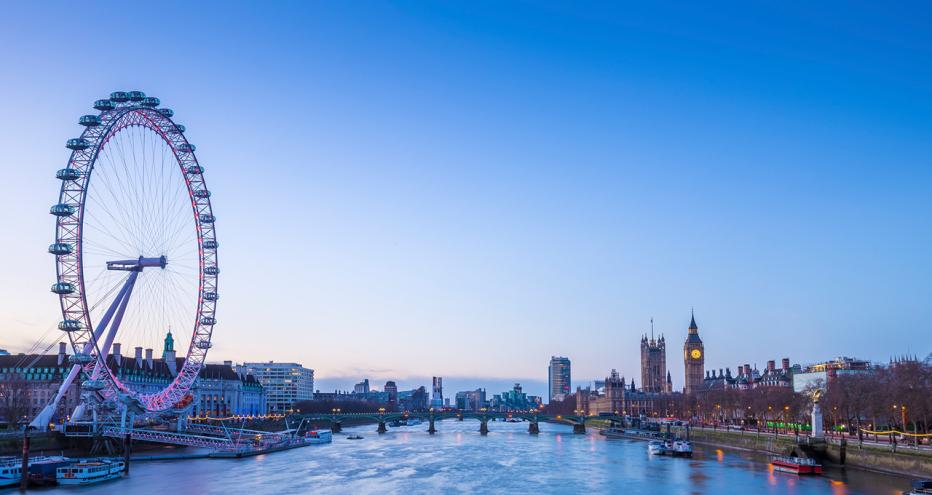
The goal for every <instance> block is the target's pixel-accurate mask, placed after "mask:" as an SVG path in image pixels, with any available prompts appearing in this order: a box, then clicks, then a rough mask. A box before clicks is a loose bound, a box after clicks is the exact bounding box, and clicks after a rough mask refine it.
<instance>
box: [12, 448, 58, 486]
mask: <svg viewBox="0 0 932 495" xmlns="http://www.w3.org/2000/svg"><path fill="white" fill-rule="evenodd" d="M67 460H68V458H67V457H61V456H45V455H40V456H36V457H30V458H29V462H28V466H29V467H30V468H32V467H33V466H38V465H42V464H47V463H60V462H64V461H67ZM22 479H23V458H22V457H17V456H3V457H0V487H5V486H13V485H18V484H19V482H20V480H22Z"/></svg>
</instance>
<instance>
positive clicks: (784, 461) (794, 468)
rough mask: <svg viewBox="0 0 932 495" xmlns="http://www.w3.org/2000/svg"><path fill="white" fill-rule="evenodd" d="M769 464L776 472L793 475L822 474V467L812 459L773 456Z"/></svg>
mask: <svg viewBox="0 0 932 495" xmlns="http://www.w3.org/2000/svg"><path fill="white" fill-rule="evenodd" d="M770 464H771V465H772V466H773V468H774V469H775V470H777V471H783V472H785V473H795V474H822V465H821V464H819V463H817V462H816V461H815V460H813V459H805V458H802V457H792V456H775V457H774V458H773V459H771V460H770Z"/></svg>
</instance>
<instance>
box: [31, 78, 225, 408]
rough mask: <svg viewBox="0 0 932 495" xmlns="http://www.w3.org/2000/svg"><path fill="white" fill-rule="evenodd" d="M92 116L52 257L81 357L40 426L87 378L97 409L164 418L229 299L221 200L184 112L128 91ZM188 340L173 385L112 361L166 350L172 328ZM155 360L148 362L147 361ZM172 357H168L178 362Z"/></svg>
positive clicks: (69, 173) (77, 141)
mask: <svg viewBox="0 0 932 495" xmlns="http://www.w3.org/2000/svg"><path fill="white" fill-rule="evenodd" d="M94 108H95V109H96V110H97V112H96V113H90V114H87V115H84V116H81V117H80V118H79V120H78V123H79V124H80V125H81V126H82V127H83V132H81V134H80V136H78V137H75V138H72V139H68V140H67V142H66V147H67V148H68V149H69V150H70V151H71V155H70V157H69V159H68V162H67V164H66V166H65V167H64V168H62V169H60V170H58V172H57V173H56V174H55V175H56V178H57V179H58V180H59V181H60V182H61V188H60V192H59V195H58V200H57V201H56V202H55V203H54V204H53V205H52V206H51V209H50V213H51V214H52V215H53V216H54V217H55V239H54V242H53V243H52V244H51V245H50V246H49V248H48V251H49V253H50V254H51V255H52V256H53V257H54V259H55V266H56V274H57V280H55V281H54V283H53V284H52V286H51V291H52V292H53V293H55V294H56V295H57V296H58V298H59V300H60V303H61V314H62V317H61V321H60V322H59V323H58V328H59V329H60V330H61V331H62V332H63V333H65V334H66V335H67V340H68V341H69V342H70V347H71V350H72V355H71V358H70V359H71V364H72V365H73V367H72V368H71V372H70V373H69V375H68V378H67V379H66V380H65V383H63V384H62V388H61V389H60V390H59V393H58V395H57V396H56V397H55V399H54V401H52V403H50V404H49V405H48V406H47V407H46V410H44V411H43V412H42V413H41V414H40V415H39V417H37V418H36V420H35V421H34V424H37V425H43V424H47V423H48V421H49V419H50V418H51V417H52V415H53V414H54V411H55V408H56V407H57V405H58V402H59V401H60V399H61V395H62V394H63V393H64V392H65V391H66V390H67V388H68V386H70V384H71V383H73V382H74V381H75V380H76V379H78V378H80V379H81V380H80V381H81V390H82V397H83V399H82V405H81V406H79V410H77V411H75V413H74V415H73V416H78V417H80V416H81V415H82V414H84V413H85V411H84V409H83V408H84V407H85V402H90V403H93V402H95V401H96V402H97V403H106V402H109V403H112V404H120V403H122V404H133V405H134V407H135V408H136V409H137V410H138V411H141V412H148V413H156V412H162V411H167V410H169V409H172V408H176V407H178V404H179V403H181V402H183V400H184V399H185V397H186V395H187V394H188V393H189V391H190V389H191V387H192V386H193V385H194V382H195V380H196V379H197V377H198V374H199V372H200V370H201V367H202V366H203V364H204V362H205V359H206V357H207V353H208V350H209V349H210V347H211V335H212V333H213V329H214V325H215V324H216V322H217V320H216V305H217V299H218V292H217V282H218V276H219V273H220V270H219V267H218V264H217V248H218V243H217V238H216V232H215V226H214V224H215V220H216V218H215V216H214V212H213V207H212V205H211V193H210V190H209V189H208V188H207V185H206V183H205V181H204V167H203V166H201V165H200V164H199V163H198V160H197V158H196V156H195V146H194V145H193V144H191V143H190V142H188V140H187V138H186V137H185V127H184V126H183V125H181V124H178V123H176V122H174V120H173V116H174V112H173V111H172V110H171V109H169V108H165V107H162V106H161V102H160V101H159V99H158V98H154V97H151V96H146V95H145V94H144V93H142V92H141V91H129V92H122V91H116V92H113V93H111V94H110V96H109V98H106V99H101V100H97V101H96V102H95V103H94ZM169 331H170V332H173V333H174V335H175V337H174V338H175V340H177V341H180V342H184V341H187V342H188V347H187V351H186V352H185V353H184V355H183V360H179V363H183V364H179V365H178V366H175V363H174V358H173V357H172V358H171V361H172V362H171V363H167V364H169V365H170V366H171V368H173V369H172V375H173V376H172V379H171V380H170V381H166V382H165V383H161V384H158V385H155V386H154V385H152V384H144V385H140V384H139V383H135V382H134V381H133V380H131V379H127V378H121V376H120V374H119V373H117V372H116V371H114V369H113V367H112V365H110V364H108V363H109V362H110V361H108V356H110V355H111V354H118V353H115V352H114V351H115V344H117V343H122V344H123V345H127V347H125V348H128V346H129V345H136V346H137V347H136V349H137V351H136V352H137V355H138V353H139V349H141V348H142V347H143V346H146V347H148V348H154V347H156V348H157V343H158V342H159V341H161V339H162V338H163V337H164V336H165V334H166V332H169ZM147 357H148V356H147ZM168 360H169V357H166V362H167V361H168ZM73 419H78V418H74V417H73Z"/></svg>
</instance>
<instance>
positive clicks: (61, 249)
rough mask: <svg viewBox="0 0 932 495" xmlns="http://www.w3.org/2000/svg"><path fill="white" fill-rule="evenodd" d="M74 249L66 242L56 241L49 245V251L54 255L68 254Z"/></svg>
mask: <svg viewBox="0 0 932 495" xmlns="http://www.w3.org/2000/svg"><path fill="white" fill-rule="evenodd" d="M73 251H74V250H73V249H72V248H71V244H66V243H64V242H56V243H55V244H50V245H49V253H51V254H54V255H55V256H65V255H69V254H71V253H72V252H73Z"/></svg>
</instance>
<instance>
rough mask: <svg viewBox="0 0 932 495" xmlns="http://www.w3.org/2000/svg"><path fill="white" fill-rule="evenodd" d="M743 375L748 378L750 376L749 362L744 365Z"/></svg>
mask: <svg viewBox="0 0 932 495" xmlns="http://www.w3.org/2000/svg"><path fill="white" fill-rule="evenodd" d="M744 375H745V376H747V377H748V378H751V365H750V364H745V365H744Z"/></svg>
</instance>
